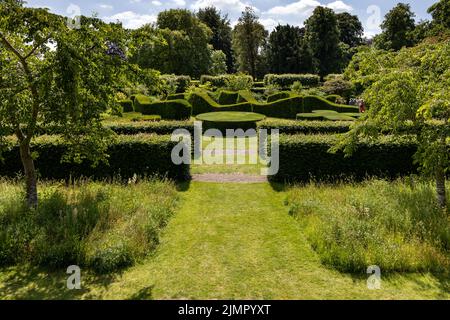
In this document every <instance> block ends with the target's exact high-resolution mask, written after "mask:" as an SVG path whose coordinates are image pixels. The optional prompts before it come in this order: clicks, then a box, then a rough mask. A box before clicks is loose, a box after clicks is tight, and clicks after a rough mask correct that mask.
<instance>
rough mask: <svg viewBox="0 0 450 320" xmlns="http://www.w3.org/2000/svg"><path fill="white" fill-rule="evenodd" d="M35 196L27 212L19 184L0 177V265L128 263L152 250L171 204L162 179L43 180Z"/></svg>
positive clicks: (107, 266)
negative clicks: (35, 203)
mask: <svg viewBox="0 0 450 320" xmlns="http://www.w3.org/2000/svg"><path fill="white" fill-rule="evenodd" d="M39 198H40V203H39V207H38V208H37V209H33V210H30V209H28V208H27V207H26V205H25V203H24V201H23V199H24V195H23V186H22V184H19V183H17V182H11V181H8V180H1V181H0V225H1V226H2V227H1V228H0V265H3V266H7V265H18V264H21V265H23V264H29V265H34V266H46V267H50V268H59V267H67V266H68V265H70V264H76V265H80V266H87V267H89V268H91V269H93V270H95V271H98V272H109V271H113V270H117V269H121V268H124V267H128V266H130V265H133V264H134V263H135V262H136V261H139V260H140V259H142V258H143V257H145V256H146V255H148V254H149V253H151V252H152V251H153V250H154V249H155V247H156V245H157V244H158V243H159V236H160V233H161V230H162V229H163V228H164V227H165V226H166V224H167V222H168V220H169V218H170V217H171V216H172V215H173V213H174V210H175V207H176V204H177V193H176V188H175V186H174V185H173V184H172V183H170V182H168V181H162V180H148V181H140V182H133V181H130V182H129V184H128V185H123V184H119V183H102V182H88V181H79V182H76V183H74V184H72V185H70V186H66V185H65V184H63V183H56V182H43V183H40V188H39Z"/></svg>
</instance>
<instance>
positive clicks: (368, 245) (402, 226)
mask: <svg viewBox="0 0 450 320" xmlns="http://www.w3.org/2000/svg"><path fill="white" fill-rule="evenodd" d="M435 199H436V197H435V188H434V185H433V184H432V183H429V182H421V181H413V180H409V182H408V181H407V182H404V181H396V182H387V181H381V180H373V181H368V182H365V183H364V184H359V185H353V184H342V185H333V186H327V185H325V186H324V185H314V184H311V185H308V186H306V187H298V188H293V189H292V190H291V191H290V192H289V196H288V200H287V202H286V204H287V205H288V207H289V211H290V213H291V215H293V216H295V217H297V218H298V220H299V221H300V224H301V226H302V228H303V232H304V233H305V235H306V237H307V239H308V241H309V242H310V244H311V246H312V248H313V249H314V250H315V251H316V252H317V253H318V254H319V256H320V258H321V260H322V262H323V263H324V264H326V265H329V266H331V267H334V268H336V269H339V270H341V271H345V272H361V271H363V270H365V269H366V268H367V266H369V265H378V266H379V267H380V268H381V270H383V272H392V271H398V272H418V271H422V272H423V271H433V272H443V273H445V272H447V273H448V272H449V270H450V219H449V217H450V212H449V211H448V210H446V211H444V210H442V209H441V208H440V207H439V206H438V204H437V202H436V200H435Z"/></svg>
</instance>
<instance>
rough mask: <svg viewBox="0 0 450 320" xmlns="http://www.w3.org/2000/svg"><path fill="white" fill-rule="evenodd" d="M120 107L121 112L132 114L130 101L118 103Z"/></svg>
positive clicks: (132, 109)
mask: <svg viewBox="0 0 450 320" xmlns="http://www.w3.org/2000/svg"><path fill="white" fill-rule="evenodd" d="M119 104H120V106H121V107H122V111H123V112H133V111H134V107H133V101H132V100H130V99H127V100H121V101H119Z"/></svg>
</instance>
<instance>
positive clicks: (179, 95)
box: [166, 93, 186, 100]
mask: <svg viewBox="0 0 450 320" xmlns="http://www.w3.org/2000/svg"><path fill="white" fill-rule="evenodd" d="M185 96H186V95H185V94H184V93H175V94H169V95H168V96H167V99H166V100H183V99H185Z"/></svg>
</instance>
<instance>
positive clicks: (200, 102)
mask: <svg viewBox="0 0 450 320" xmlns="http://www.w3.org/2000/svg"><path fill="white" fill-rule="evenodd" d="M189 103H190V104H191V105H192V115H193V116H196V115H199V114H201V113H208V112H215V111H242V112H252V105H251V104H250V103H248V102H244V103H236V104H231V105H220V104H218V103H217V102H216V101H214V100H213V99H212V98H211V97H210V96H209V95H208V93H207V92H205V91H196V92H193V93H191V95H190V97H189Z"/></svg>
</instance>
